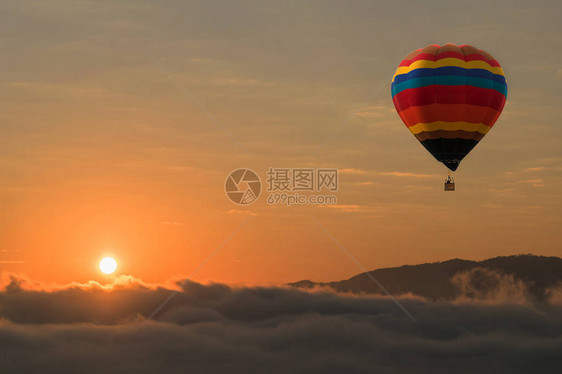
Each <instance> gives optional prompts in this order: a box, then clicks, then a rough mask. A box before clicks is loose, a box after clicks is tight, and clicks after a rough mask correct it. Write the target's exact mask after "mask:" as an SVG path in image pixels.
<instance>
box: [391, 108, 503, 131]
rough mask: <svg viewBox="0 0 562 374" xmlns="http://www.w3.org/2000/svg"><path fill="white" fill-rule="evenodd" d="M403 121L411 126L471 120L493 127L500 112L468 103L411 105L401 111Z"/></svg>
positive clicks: (471, 121) (470, 121)
mask: <svg viewBox="0 0 562 374" xmlns="http://www.w3.org/2000/svg"><path fill="white" fill-rule="evenodd" d="M399 114H400V117H401V118H402V121H403V122H404V123H405V124H406V126H408V127H411V126H414V125H416V124H418V123H431V122H436V121H444V122H458V121H463V122H469V123H482V124H484V125H486V126H489V127H492V126H493V125H494V123H495V122H496V120H497V119H498V117H499V116H500V113H499V112H498V111H497V110H495V109H493V108H490V107H486V106H476V105H468V104H428V105H424V106H411V107H409V108H407V109H404V110H403V111H401V112H400V113H399Z"/></svg>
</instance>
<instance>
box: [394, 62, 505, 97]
mask: <svg viewBox="0 0 562 374" xmlns="http://www.w3.org/2000/svg"><path fill="white" fill-rule="evenodd" d="M418 70H420V69H418ZM430 70H434V69H430ZM435 70H437V69H435ZM467 70H470V69H467ZM415 71H416V70H415ZM404 75H406V74H404ZM433 84H437V85H442V86H464V85H468V86H474V87H480V88H489V89H492V90H496V91H498V92H500V93H502V94H503V95H504V96H507V85H506V84H505V83H500V82H497V81H496V80H494V79H486V78H480V77H473V76H467V75H462V76H461V75H433V74H432V75H431V76H425V77H419V78H412V79H408V80H406V81H402V82H396V79H395V81H394V82H393V83H392V88H391V91H392V97H394V96H395V95H396V94H398V93H400V92H402V91H404V90H407V89H409V88H418V87H425V86H431V85H433Z"/></svg>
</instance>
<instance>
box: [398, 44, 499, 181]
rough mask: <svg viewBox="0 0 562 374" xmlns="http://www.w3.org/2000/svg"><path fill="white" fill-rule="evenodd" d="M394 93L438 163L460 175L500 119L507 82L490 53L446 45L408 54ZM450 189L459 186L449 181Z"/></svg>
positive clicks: (406, 121) (404, 117)
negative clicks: (463, 162) (463, 164)
mask: <svg viewBox="0 0 562 374" xmlns="http://www.w3.org/2000/svg"><path fill="white" fill-rule="evenodd" d="M391 91H392V101H393V102H394V107H395V108H396V111H397V112H398V115H399V116H400V118H401V119H402V121H403V122H404V124H405V125H406V126H407V127H408V129H409V130H410V132H411V133H412V134H414V136H415V137H416V138H417V139H418V140H419V141H420V142H421V143H422V145H423V146H424V147H425V149H427V150H428V151H429V152H430V153H431V154H432V155H433V157H435V158H436V159H437V161H439V162H442V163H443V164H444V165H445V166H446V167H447V168H449V169H450V170H452V171H455V170H457V168H458V166H459V163H460V162H461V160H462V159H463V158H464V157H465V156H466V155H467V154H468V153H469V152H470V151H471V150H472V149H473V148H474V147H475V146H476V144H478V142H479V141H480V140H481V139H482V138H483V137H484V135H486V134H487V133H488V131H489V130H490V129H491V128H492V126H493V125H494V123H495V122H496V120H497V119H498V117H499V116H500V113H501V112H502V110H503V107H504V105H505V99H506V96H507V84H506V79H505V74H504V72H503V70H502V68H501V66H500V64H499V63H498V62H497V61H496V59H494V58H493V57H492V56H491V55H490V54H489V53H487V52H484V51H482V50H480V49H476V48H475V47H472V46H470V45H460V46H457V45H455V44H452V43H447V44H444V45H436V44H432V45H429V46H427V47H425V48H422V49H417V50H415V51H413V52H412V53H410V54H409V55H408V56H406V58H405V59H404V60H403V61H402V62H401V63H400V65H399V66H398V69H396V73H395V74H394V77H393V78H392V87H391ZM450 180H451V178H448V181H450ZM453 183H454V182H453ZM445 190H454V184H453V188H451V186H449V187H447V183H446V184H445Z"/></svg>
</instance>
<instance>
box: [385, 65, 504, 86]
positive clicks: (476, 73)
mask: <svg viewBox="0 0 562 374" xmlns="http://www.w3.org/2000/svg"><path fill="white" fill-rule="evenodd" d="M434 75H462V76H467V77H475V78H488V79H493V80H495V81H496V82H498V83H505V77H504V76H503V75H500V74H494V73H492V72H491V71H488V70H485V69H465V68H462V67H458V66H444V67H440V68H420V69H415V70H412V71H411V72H409V73H407V74H400V75H397V76H396V77H394V82H396V83H401V82H404V81H407V80H408V79H412V78H422V77H431V76H434Z"/></svg>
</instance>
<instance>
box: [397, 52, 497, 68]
mask: <svg viewBox="0 0 562 374" xmlns="http://www.w3.org/2000/svg"><path fill="white" fill-rule="evenodd" d="M444 58H458V59H459V60H462V61H484V62H486V63H488V64H489V65H490V66H493V67H501V66H500V64H499V63H498V62H497V61H496V60H488V59H487V58H486V57H485V56H483V55H481V54H480V53H472V54H470V55H466V56H465V55H463V54H462V53H458V52H455V51H447V52H443V53H440V54H438V55H433V54H430V53H419V54H418V55H416V56H415V57H413V58H411V59H405V60H403V61H402V62H401V63H400V65H398V66H410V64H412V63H413V62H416V61H420V60H426V61H439V60H442V59H444Z"/></svg>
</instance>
